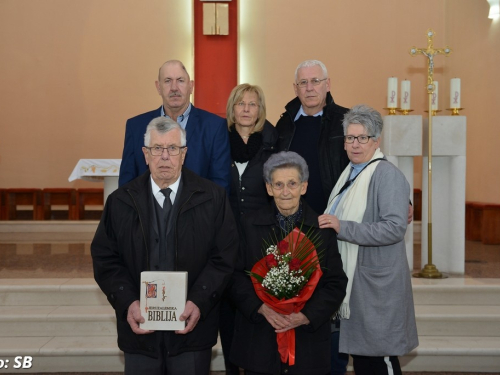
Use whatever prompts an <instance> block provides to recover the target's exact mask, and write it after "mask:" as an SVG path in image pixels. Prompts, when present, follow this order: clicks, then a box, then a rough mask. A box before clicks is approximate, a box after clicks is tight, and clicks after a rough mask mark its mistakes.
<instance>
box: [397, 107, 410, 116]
mask: <svg viewBox="0 0 500 375" xmlns="http://www.w3.org/2000/svg"><path fill="white" fill-rule="evenodd" d="M396 111H398V112H400V113H401V114H402V115H403V116H408V115H409V114H410V112H413V109H401V108H398V109H396Z"/></svg>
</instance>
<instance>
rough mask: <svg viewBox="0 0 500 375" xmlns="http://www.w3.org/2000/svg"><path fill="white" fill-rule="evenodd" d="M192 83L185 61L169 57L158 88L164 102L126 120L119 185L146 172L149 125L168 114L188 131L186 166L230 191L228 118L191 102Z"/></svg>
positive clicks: (160, 75)
mask: <svg viewBox="0 0 500 375" xmlns="http://www.w3.org/2000/svg"><path fill="white" fill-rule="evenodd" d="M193 84H194V83H193V81H192V80H191V79H190V77H189V74H188V72H187V71H186V68H185V67H184V64H182V62H180V61H178V60H170V61H167V62H166V63H164V64H163V65H162V66H161V67H160V70H159V72H158V81H156V89H157V91H158V94H159V95H160V96H161V97H162V99H163V105H162V106H161V107H160V108H158V109H156V110H154V111H151V112H146V113H143V114H142V115H139V116H136V117H133V118H131V119H129V120H128V121H127V125H126V130H125V144H124V147H123V156H122V163H121V167H120V177H119V181H118V183H119V185H120V186H122V185H124V184H125V183H127V182H129V181H132V180H133V179H134V178H136V177H137V176H139V175H141V174H142V173H144V172H145V171H146V169H147V166H146V163H145V161H144V156H143V154H142V151H141V150H142V146H143V143H144V138H143V137H144V133H145V132H146V126H147V125H148V124H149V122H150V121H151V120H152V119H154V118H156V117H159V116H166V117H169V118H171V119H172V120H174V121H176V122H177V123H179V124H180V125H181V127H182V128H183V129H185V130H186V133H187V145H188V146H189V150H190V151H189V154H188V155H187V156H186V161H185V166H186V167H187V168H189V169H190V170H191V171H193V172H195V173H196V174H197V175H199V176H201V177H204V178H207V179H209V180H211V181H213V182H215V183H216V184H218V185H220V186H222V187H223V188H225V189H226V191H229V185H230V181H231V175H230V174H231V155H230V149H229V137H228V132H227V125H226V121H225V120H224V119H223V118H221V117H219V116H217V115H214V114H212V113H210V112H207V111H204V110H202V109H199V108H196V107H194V106H193V105H192V104H191V103H190V101H189V98H190V96H191V93H192V92H193Z"/></svg>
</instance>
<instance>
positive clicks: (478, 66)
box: [446, 0, 500, 204]
mask: <svg viewBox="0 0 500 375" xmlns="http://www.w3.org/2000/svg"><path fill="white" fill-rule="evenodd" d="M483 3H484V4H483ZM488 9H489V8H488V4H487V3H486V1H479V2H477V4H476V2H473V1H470V0H448V2H447V6H446V25H447V27H446V33H447V37H448V39H449V44H450V45H451V46H453V48H454V51H455V52H454V53H453V55H452V56H450V61H451V60H453V69H450V70H449V71H447V72H446V79H447V80H448V81H449V79H450V78H453V77H460V78H461V83H462V101H461V104H462V107H464V108H465V110H464V111H463V112H462V114H463V115H464V116H467V184H466V194H467V200H468V201H476V202H484V203H497V204H498V203H500V164H499V163H498V161H499V160H500V121H499V119H498V114H497V110H498V105H499V104H500V74H499V68H498V67H499V66H500V19H498V20H490V19H488V18H486V15H487V14H488ZM447 104H449V101H448V102H447Z"/></svg>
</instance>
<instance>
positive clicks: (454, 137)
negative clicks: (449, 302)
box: [422, 116, 466, 275]
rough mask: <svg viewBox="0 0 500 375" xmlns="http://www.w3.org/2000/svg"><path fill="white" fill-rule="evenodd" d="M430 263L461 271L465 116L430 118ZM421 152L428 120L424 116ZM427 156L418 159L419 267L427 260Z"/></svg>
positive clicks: (426, 149)
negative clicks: (419, 200)
mask: <svg viewBox="0 0 500 375" xmlns="http://www.w3.org/2000/svg"><path fill="white" fill-rule="evenodd" d="M432 149H433V151H432V263H433V264H434V265H436V267H437V268H438V269H439V271H441V272H447V273H451V274H457V275H463V274H464V272H465V167H466V117H464V116H435V117H433V119H432ZM423 152H424V155H427V154H428V120H427V119H426V120H424V151H423ZM428 160H429V159H428V157H427V156H425V157H424V158H423V160H422V267H423V266H424V265H425V264H427V262H428V256H427V252H428V227H427V225H428V218H429V212H428V211H429V210H428V206H427V205H428V203H427V202H428V196H429V194H428V187H429V186H428V172H427V168H428Z"/></svg>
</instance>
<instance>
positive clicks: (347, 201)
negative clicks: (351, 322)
mask: <svg viewBox="0 0 500 375" xmlns="http://www.w3.org/2000/svg"><path fill="white" fill-rule="evenodd" d="M383 157H384V154H383V153H382V152H381V151H380V148H377V149H376V150H375V153H374V154H373V156H372V158H371V159H370V161H371V160H373V159H377V158H383ZM378 163H380V161H376V162H374V163H372V164H370V165H368V166H367V167H366V168H365V169H363V171H362V172H360V175H359V176H358V177H357V178H356V180H355V181H354V183H353V184H352V185H351V186H350V187H349V189H347V190H346V191H345V192H344V194H343V195H341V196H337V194H338V193H339V191H340V190H341V189H342V186H344V184H345V183H346V181H347V180H348V179H349V176H350V174H351V164H349V165H348V166H347V167H346V169H344V171H343V172H342V174H341V175H340V177H339V180H338V181H337V184H336V185H335V187H334V188H333V190H332V193H331V194H330V198H329V199H328V206H327V208H326V210H325V214H329V213H330V210H331V208H332V206H333V204H334V203H335V201H336V200H338V199H340V202H339V204H338V205H337V208H336V209H335V216H337V217H338V219H339V220H340V226H341V227H342V221H355V222H357V223H361V221H362V220H363V216H364V214H365V210H366V203H367V200H368V187H369V185H370V181H371V178H372V175H373V172H374V171H375V168H376V167H377V165H378ZM337 243H338V247H339V252H340V255H341V257H342V266H343V268H344V272H345V274H346V275H347V277H348V281H347V289H346V295H345V298H344V300H343V301H342V304H341V305H340V308H339V310H338V312H337V313H336V315H335V317H336V318H340V319H349V316H350V314H351V310H350V308H349V299H350V298H351V290H352V279H353V277H354V271H355V270H356V264H357V261H358V248H359V246H358V245H356V244H354V243H350V242H346V241H341V240H337Z"/></svg>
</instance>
